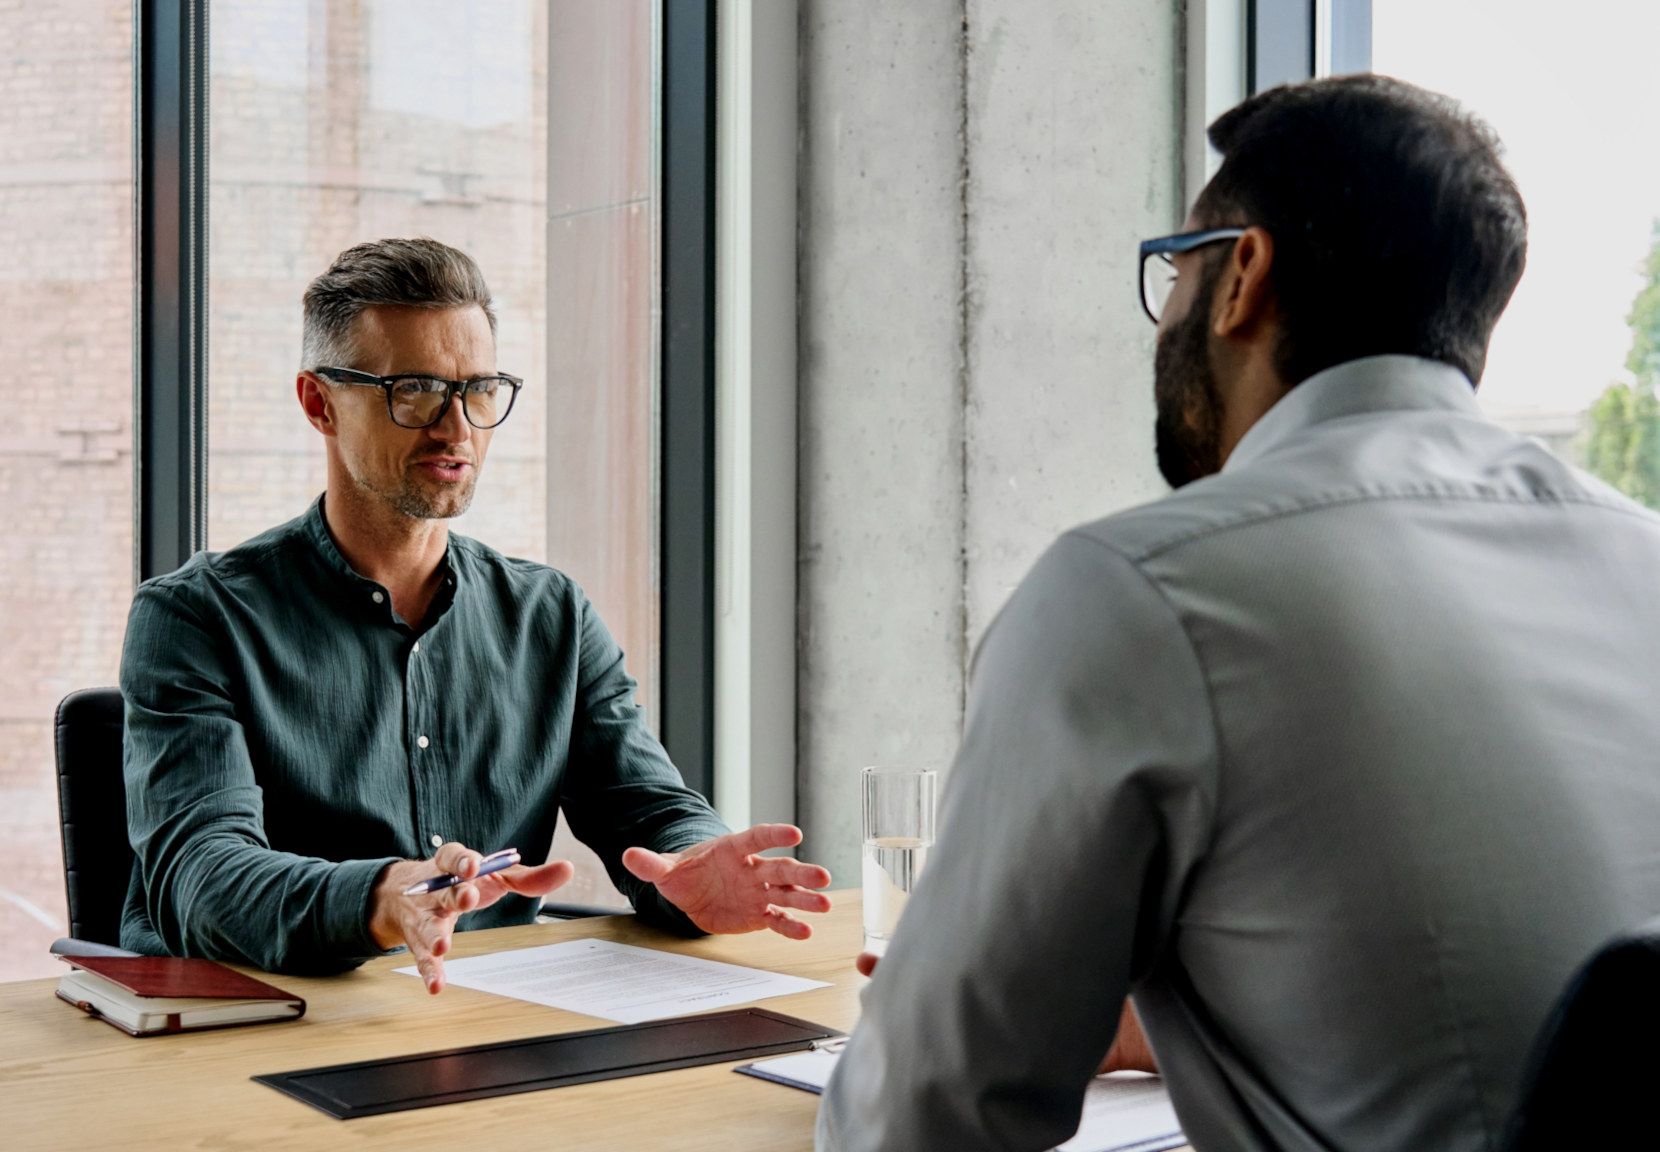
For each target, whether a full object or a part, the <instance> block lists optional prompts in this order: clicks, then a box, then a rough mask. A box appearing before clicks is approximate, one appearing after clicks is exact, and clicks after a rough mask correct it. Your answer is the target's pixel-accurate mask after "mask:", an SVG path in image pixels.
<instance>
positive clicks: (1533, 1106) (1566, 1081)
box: [1504, 919, 1660, 1152]
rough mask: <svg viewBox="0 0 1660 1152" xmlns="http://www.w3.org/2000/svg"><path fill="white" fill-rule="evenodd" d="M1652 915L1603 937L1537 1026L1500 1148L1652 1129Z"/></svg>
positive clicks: (1658, 969)
mask: <svg viewBox="0 0 1660 1152" xmlns="http://www.w3.org/2000/svg"><path fill="white" fill-rule="evenodd" d="M1657 1038H1660V919H1657V920H1651V921H1649V922H1648V923H1647V924H1644V925H1643V926H1642V927H1640V928H1637V929H1635V930H1633V931H1631V932H1629V933H1624V934H1622V935H1619V936H1616V937H1615V938H1614V939H1613V940H1611V941H1609V942H1608V943H1607V944H1605V945H1603V947H1602V948H1600V949H1599V950H1598V951H1597V952H1596V954H1595V955H1593V956H1592V957H1591V959H1590V960H1588V961H1586V963H1585V964H1584V966H1583V967H1581V968H1580V970H1579V971H1578V972H1577V973H1575V975H1574V978H1573V979H1572V980H1571V981H1569V982H1568V987H1567V990H1566V991H1565V992H1563V994H1562V997H1561V999H1559V1000H1558V1001H1557V1002H1556V1007H1555V1009H1553V1010H1552V1012H1551V1015H1550V1018H1549V1019H1548V1020H1546V1021H1545V1026H1544V1028H1543V1029H1541V1030H1540V1033H1539V1039H1538V1040H1537V1041H1536V1042H1535V1045H1534V1050H1533V1056H1532V1059H1531V1061H1530V1063H1529V1068H1528V1071H1527V1074H1526V1075H1525V1076H1524V1077H1523V1080H1522V1084H1523V1088H1522V1094H1521V1098H1520V1103H1519V1104H1518V1105H1517V1107H1516V1112H1515V1114H1514V1115H1513V1116H1512V1117H1511V1119H1510V1124H1509V1127H1508V1128H1507V1130H1506V1133H1505V1144H1504V1147H1505V1149H1506V1152H1542V1150H1544V1149H1562V1148H1604V1147H1606V1148H1613V1147H1618V1146H1620V1145H1621V1144H1622V1143H1628V1142H1629V1141H1630V1140H1631V1139H1632V1137H1634V1136H1638V1135H1640V1134H1643V1133H1648V1134H1649V1135H1651V1136H1652V1134H1653V1131H1654V1124H1655V1121H1654V1105H1653V1095H1654V1086H1655V1084H1656V1083H1660V1040H1657Z"/></svg>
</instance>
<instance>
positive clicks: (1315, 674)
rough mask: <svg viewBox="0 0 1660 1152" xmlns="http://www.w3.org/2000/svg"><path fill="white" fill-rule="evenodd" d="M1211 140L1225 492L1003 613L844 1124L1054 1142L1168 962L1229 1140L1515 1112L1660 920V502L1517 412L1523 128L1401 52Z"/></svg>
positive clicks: (1068, 1128)
mask: <svg viewBox="0 0 1660 1152" xmlns="http://www.w3.org/2000/svg"><path fill="white" fill-rule="evenodd" d="M1211 139H1212V141H1213V142H1214V143H1215V145H1216V146H1217V148H1218V149H1219V150H1220V152H1221V153H1222V155H1223V158H1224V160H1223V164H1222V166H1221V168H1220V170H1219V171H1218V173H1217V175H1216V177H1215V179H1214V180H1212V181H1211V183H1210V184H1209V185H1208V186H1207V188H1206V189H1205V191H1204V192H1203V193H1202V194H1201V196H1200V197H1199V200H1198V202H1197V204H1196V206H1195V208H1194V211H1193V215H1192V217H1191V219H1190V220H1189V225H1190V229H1191V231H1190V232H1188V233H1185V234H1183V235H1182V236H1178V237H1169V238H1165V239H1163V240H1160V241H1149V242H1148V243H1147V244H1145V245H1143V262H1144V268H1143V273H1144V293H1145V299H1146V302H1147V308H1148V312H1149V314H1151V315H1152V316H1153V318H1154V319H1155V320H1156V321H1157V322H1158V323H1159V327H1160V334H1159V345H1158V355H1157V362H1156V366H1155V377H1156V383H1155V394H1156V396H1157V400H1158V424H1157V446H1158V453H1159V462H1160V467H1161V470H1162V471H1163V472H1164V474H1165V476H1166V477H1167V478H1168V479H1169V480H1170V482H1171V483H1172V484H1173V485H1174V486H1176V487H1178V488H1179V489H1180V491H1178V492H1177V493H1175V494H1174V495H1172V496H1170V497H1169V498H1167V499H1165V500H1162V501H1159V502H1157V503H1155V504H1152V505H1149V506H1146V507H1142V508H1138V509H1134V510H1131V511H1129V512H1126V513H1122V514H1119V515H1116V516H1111V517H1108V518H1106V519H1104V520H1101V521H1098V522H1096V523H1093V524H1089V525H1085V526H1084V527H1081V528H1079V529H1076V530H1074V531H1072V532H1070V533H1068V534H1067V535H1065V536H1063V537H1062V538H1061V539H1060V540H1059V541H1058V542H1057V543H1056V544H1055V545H1054V546H1053V547H1052V548H1051V549H1050V550H1049V552H1048V553H1047V554H1046V555H1045V556H1044V557H1043V558H1042V559H1041V560H1040V561H1039V562H1038V564H1037V566H1036V568H1035V569H1034V570H1033V572H1032V573H1031V574H1030V575H1029V576H1028V578H1027V579H1026V581H1025V582H1024V583H1023V584H1022V586H1021V587H1020V589H1019V590H1018V591H1017V592H1016V593H1015V595H1014V597H1013V599H1012V600H1011V601H1010V603H1009V604H1008V606H1007V607H1006V608H1005V609H1004V611H1003V613H1002V614H1001V616H1000V617H999V619H998V620H997V622H996V623H995V625H994V626H993V628H992V629H991V631H990V633H989V634H988V635H987V637H986V639H985V642H984V643H983V644H982V646H981V648H980V651H979V653H978V656H977V659H976V667H975V676H974V683H973V689H972V695H971V699H970V705H969V718H968V723H967V726H966V731H965V733H964V737H963V744H962V748H961V750H960V752H959V755H958V758H957V761H956V765H955V768H954V771H953V775H952V779H951V781H950V784H949V787H948V789H947V797H946V802H945V810H944V813H943V818H942V824H941V837H940V841H939V843H938V844H937V845H936V847H935V849H934V851H933V853H932V855H931V858H930V860H929V868H928V871H927V873H926V874H925V875H924V876H923V878H922V881H921V883H920V886H919V887H918V889H917V891H916V892H915V894H914V896H913V898H912V900H911V903H910V906H909V907H908V908H907V910H906V912H905V916H904V918H903V920H902V921H901V923H900V926H899V930H898V933H897V935H896V938H895V940H894V943H893V946H892V948H891V949H890V950H889V952H888V954H887V956H886V957H885V958H884V959H883V960H882V962H881V966H880V968H879V969H878V970H877V972H876V974H875V978H874V980H873V981H872V983H871V985H870V987H869V988H868V989H867V991H866V994H865V1003H864V1014H863V1019H862V1021H861V1023H860V1025H859V1027H858V1029H857V1031H856V1032H855V1034H854V1037H853V1039H852V1042H851V1043H850V1045H849V1046H848V1048H847V1051H846V1053H845V1055H844V1057H843V1059H842V1061H841V1064H840V1067H839V1068H838V1070H837V1072H836V1074H835V1076H834V1078H833V1079H832V1081H831V1083H830V1086H829V1089H828V1092H827V1094H826V1096H825V1100H824V1106H823V1109H822V1111H821V1113H820V1118H819V1130H818V1145H819V1147H820V1148H821V1149H836V1150H848V1152H851V1150H859V1152H867V1150H876V1149H896V1150H897V1149H904V1150H906V1152H922V1150H927V1149H942V1150H944V1149H949V1150H951V1152H972V1150H975V1149H991V1148H997V1149H1032V1150H1036V1149H1046V1148H1050V1147H1052V1146H1053V1145H1054V1144H1056V1143H1059V1142H1060V1141H1062V1140H1065V1139H1066V1138H1067V1137H1068V1136H1069V1135H1070V1134H1071V1133H1072V1131H1073V1129H1074V1127H1075V1126H1076V1124H1077V1122H1078V1116H1079V1108H1080V1104H1081V1100H1082V1097H1083V1093H1084V1090H1085V1087H1086V1085H1087V1083H1088V1081H1089V1079H1090V1077H1091V1076H1092V1075H1093V1074H1094V1072H1095V1071H1096V1068H1097V1066H1098V1065H1099V1064H1100V1063H1101V1058H1102V1055H1103V1053H1105V1052H1107V1051H1108V1048H1109V1045H1112V1044H1113V1043H1114V1040H1115V1034H1116V1033H1118V1032H1119V1031H1120V1030H1119V1027H1118V1026H1119V1018H1120V1006H1121V1004H1122V1002H1123V1000H1124V997H1125V995H1126V993H1128V992H1133V993H1134V1003H1135V1006H1136V1008H1137V1009H1138V1011H1139V1013H1140V1015H1141V1018H1142V1020H1143V1021H1144V1022H1145V1025H1146V1033H1147V1037H1148V1038H1149V1039H1150V1040H1151V1044H1152V1048H1153V1051H1154V1054H1155V1055H1156V1058H1157V1063H1158V1065H1159V1066H1160V1067H1161V1069H1162V1071H1163V1073H1164V1075H1165V1076H1166V1078H1167V1081H1168V1085H1169V1089H1170V1092H1171V1095H1172V1098H1173V1100H1174V1102H1175V1104H1176V1107H1177V1111H1178V1113H1179V1115H1180V1117H1181V1120H1182V1124H1183V1126H1184V1129H1185V1131H1186V1132H1187V1135H1188V1137H1189V1139H1190V1140H1191V1141H1192V1143H1193V1145H1194V1147H1195V1148H1197V1149H1199V1150H1201V1152H1212V1150H1217V1149H1296V1150H1303V1149H1307V1150H1314V1149H1321V1150H1327V1149H1363V1148H1364V1149H1384V1148H1387V1149H1438V1150H1446V1149H1478V1148H1480V1149H1488V1148H1493V1147H1495V1146H1497V1143H1498V1140H1499V1138H1500V1134H1501V1132H1502V1130H1503V1128H1504V1125H1505V1123H1506V1120H1507V1119H1508V1117H1509V1115H1510V1113H1511V1112H1512V1110H1513V1108H1514V1106H1515V1103H1516V1099H1517V1094H1518V1090H1519V1087H1520V1079H1521V1075H1522V1071H1523V1067H1524V1064H1525V1061H1526V1058H1527V1055H1528V1052H1529V1049H1530V1046H1531V1045H1532V1043H1533V1041H1534V1038H1535V1034H1536V1033H1537V1031H1538V1029H1539V1027H1540V1025H1541V1024H1542V1022H1543V1021H1544V1019H1545V1016H1546V1014H1547V1012H1548V1010H1549V1009H1550V1007H1551V1005H1552V1002H1553V1001H1554V999H1555V998H1556V997H1557V995H1558V994H1559V992H1560V991H1561V989H1562V987H1563V985H1564V984H1565V982H1566V981H1567V979H1568V978H1569V976H1570V974H1571V973H1572V971H1573V969H1574V968H1575V967H1576V965H1578V964H1579V963H1580V962H1581V961H1582V960H1583V959H1584V958H1585V957H1586V956H1587V955H1588V954H1589V953H1590V952H1592V951H1593V950H1594V949H1595V948H1596V947H1597V945H1598V944H1599V943H1601V942H1602V941H1603V940H1604V939H1605V938H1607V937H1608V936H1610V935H1611V934H1613V933H1615V932H1617V931H1620V930H1622V929H1626V928H1628V927H1630V926H1632V925H1635V924H1637V923H1639V922H1641V921H1643V920H1646V919H1648V918H1649V917H1652V916H1653V915H1654V914H1655V913H1656V912H1660V767H1657V765H1656V763H1655V750H1656V749H1657V748H1660V708H1656V707H1655V705H1654V703H1653V694H1654V685H1655V684H1656V683H1660V604H1657V597H1656V581H1655V574H1656V573H1657V572H1660V519H1657V518H1656V517H1655V516H1654V515H1652V514H1651V513H1649V512H1647V511H1645V510H1643V509H1641V508H1639V507H1637V506H1636V505H1634V504H1632V503H1631V502H1630V501H1628V500H1626V499H1625V498H1623V497H1621V496H1620V495H1618V494H1617V493H1615V492H1613V491H1611V490H1610V489H1608V488H1606V487H1605V486H1603V485H1601V484H1599V483H1597V482H1596V481H1594V480H1592V479H1590V478H1588V477H1586V476H1584V475H1583V474H1581V473H1579V472H1576V471H1575V470H1573V469H1571V468H1569V467H1567V466H1566V465H1564V464H1562V463H1560V462H1559V461H1557V460H1556V459H1555V458H1553V457H1552V456H1551V455H1550V454H1549V453H1547V452H1546V451H1545V450H1544V449H1543V448H1542V447H1540V446H1539V445H1538V444H1536V443H1534V442H1533V441H1531V440H1528V439H1525V438H1523V437H1520V436H1516V435H1513V434H1511V433H1509V432H1507V431H1505V430H1503V429H1501V428H1499V427H1497V426H1495V425H1494V424H1492V423H1490V422H1489V421H1487V420H1486V419H1484V418H1483V417H1482V415H1481V412H1480V410H1479V409H1478V407H1477V405H1476V401H1475V396H1474V384H1475V382H1476V381H1479V379H1480V377H1481V372H1482V368H1483V364H1484V360H1485V356H1486V347H1487V341H1488V337H1489V334H1490V332H1491V330H1492V326H1493V324H1494V322H1495V321H1496V320H1497V319H1498V316H1499V314H1500V312H1501V311H1502V310H1503V308H1504V306H1505V304H1506V303H1507V301H1508V300H1509V297H1510V294H1511V292H1512V291H1513V289H1514V287H1515V285H1516V282H1517V280H1518V278H1519V277H1520V275H1521V271H1522V267H1523V263H1524V260H1525V247H1526V222H1525V214H1524V210H1523V206H1522V202H1521V198H1520V196H1519V194H1518V193H1517V191H1516V188H1515V186H1514V184H1513V183H1512V181H1511V179H1510V177H1509V176H1508V175H1507V174H1506V172H1505V170H1504V168H1503V167H1502V165H1501V163H1500V161H1499V158H1498V152H1497V142H1496V140H1494V139H1493V137H1492V135H1491V133H1490V132H1489V131H1488V130H1487V129H1486V128H1485V127H1484V126H1483V125H1481V124H1479V123H1478V122H1475V121H1473V120H1471V119H1469V118H1468V117H1466V116H1465V115H1464V114H1462V113H1461V112H1460V111H1459V110H1458V109H1457V108H1456V106H1454V105H1452V104H1451V103H1450V102H1448V101H1445V100H1442V99H1440V98H1438V97H1434V96H1431V95H1430V94H1428V93H1425V92H1422V91H1421V90H1418V89H1415V88H1412V87H1410V86H1408V85H1404V84H1401V83H1399V82H1395V81H1389V80H1386V79H1383V78H1378V77H1348V78H1343V79H1339V80H1331V81H1321V82H1317V83H1313V84H1307V85H1299V86H1294V87H1289V88H1281V89H1275V90H1273V91H1270V92H1267V93H1264V94H1262V95H1260V96H1257V97H1254V98H1253V99H1251V100H1249V101H1247V102H1246V103H1244V104H1242V105H1241V106H1239V107H1238V108H1236V109H1234V110H1233V111H1232V112H1230V113H1228V114H1227V115H1225V116H1223V117H1222V118H1221V119H1220V120H1218V121H1217V122H1216V124H1215V125H1213V126H1212V128H1211ZM1161 273H1162V275H1161ZM1129 1019H1130V1020H1131V1022H1132V1023H1131V1028H1127V1029H1125V1030H1126V1031H1129V1030H1131V1029H1133V1017H1130V1018H1129ZM1120 1039H1122V1037H1120Z"/></svg>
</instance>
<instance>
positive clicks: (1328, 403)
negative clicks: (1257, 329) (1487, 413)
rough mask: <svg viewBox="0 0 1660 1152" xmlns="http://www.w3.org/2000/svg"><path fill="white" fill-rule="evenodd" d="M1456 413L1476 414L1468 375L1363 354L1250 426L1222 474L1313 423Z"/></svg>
mask: <svg viewBox="0 0 1660 1152" xmlns="http://www.w3.org/2000/svg"><path fill="white" fill-rule="evenodd" d="M1425 411H1441V412H1457V413H1460V414H1463V415H1467V416H1480V415H1481V406H1480V405H1478V404H1477V403H1476V392H1475V387H1474V386H1473V385H1472V384H1471V383H1470V379H1469V377H1467V376H1465V375H1464V373H1462V372H1460V371H1459V370H1458V369H1457V368H1454V367H1453V366H1452V365H1451V364H1446V363H1443V362H1442V361H1440V360H1426V359H1424V358H1422V357H1418V356H1367V357H1365V358H1363V359H1360V360H1350V361H1348V362H1347V363H1344V364H1338V365H1336V366H1335V367H1332V368H1327V369H1326V370H1325V371H1323V372H1316V373H1315V374H1314V375H1312V376H1310V377H1309V378H1308V379H1307V380H1304V381H1303V382H1302V383H1301V384H1298V385H1297V386H1296V387H1294V388H1292V389H1291V391H1289V392H1287V393H1286V394H1285V395H1284V396H1282V397H1280V400H1279V402H1278V403H1277V404H1275V405H1274V406H1273V407H1272V408H1270V409H1269V410H1268V411H1267V412H1265V413H1264V414H1263V415H1262V418H1261V419H1259V420H1258V421H1257V422H1256V423H1255V424H1253V425H1251V427H1250V429H1249V430H1247V431H1246V433H1245V435H1244V436H1242V437H1241V438H1240V441H1239V443H1238V444H1237V445H1235V446H1234V450H1233V452H1232V453H1230V454H1229V456H1228V459H1227V462H1226V463H1225V464H1223V465H1222V471H1224V472H1228V471H1231V470H1233V469H1235V468H1243V467H1244V466H1246V465H1247V464H1250V463H1251V462H1253V461H1255V460H1257V459H1258V458H1260V457H1262V456H1264V455H1266V454H1268V453H1269V452H1271V451H1273V450H1274V449H1275V448H1277V447H1278V446H1279V445H1281V444H1283V443H1284V442H1285V441H1287V440H1290V439H1292V438H1293V437H1295V436H1296V435H1297V434H1298V433H1300V432H1302V431H1304V430H1305V429H1307V428H1312V427H1313V426H1315V425H1316V424H1323V423H1325V422H1326V421H1328V420H1341V419H1342V418H1343V417H1345V416H1364V415H1367V414H1369V413H1373V412H1425Z"/></svg>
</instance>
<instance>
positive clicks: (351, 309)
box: [300, 236, 496, 370]
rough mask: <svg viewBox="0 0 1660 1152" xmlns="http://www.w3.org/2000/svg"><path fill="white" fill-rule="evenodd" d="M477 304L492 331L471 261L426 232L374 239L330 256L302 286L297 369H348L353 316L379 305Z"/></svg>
mask: <svg viewBox="0 0 1660 1152" xmlns="http://www.w3.org/2000/svg"><path fill="white" fill-rule="evenodd" d="M475 304H476V305H477V306H478V307H480V308H482V309H484V315H485V318H486V319H487V320H489V321H490V335H491V336H492V337H494V336H495V334H496V313H495V311H494V310H493V309H492V308H491V307H490V289H489V286H488V285H486V284H485V283H484V273H483V272H481V271H479V268H478V265H477V264H475V263H474V262H473V258H472V257H471V256H469V255H467V254H466V253H465V252H462V251H460V250H459V249H456V248H451V247H450V246H449V245H448V244H440V243H439V242H438V241H436V240H431V239H428V238H427V237H424V236H422V237H417V238H416V239H413V240H372V241H369V242H368V243H366V244H357V245H354V246H352V247H350V248H348V249H346V250H345V251H344V252H342V253H340V255H338V256H336V257H335V258H334V263H333V264H331V265H329V270H328V271H327V272H325V273H323V274H322V275H321V276H319V277H317V279H315V280H313V281H312V282H311V284H310V286H309V287H307V288H306V290H305V303H304V314H305V324H304V334H303V337H302V341H301V347H300V367H301V368H302V369H305V370H310V369H312V368H325V367H331V368H352V367H355V366H356V364H355V361H356V359H357V347H356V341H355V339H354V337H355V334H356V327H357V318H358V317H359V316H361V315H362V314H363V312H364V310H365V309H367V308H373V307H376V306H377V305H385V306H389V307H396V308H465V307H468V306H469V305H475Z"/></svg>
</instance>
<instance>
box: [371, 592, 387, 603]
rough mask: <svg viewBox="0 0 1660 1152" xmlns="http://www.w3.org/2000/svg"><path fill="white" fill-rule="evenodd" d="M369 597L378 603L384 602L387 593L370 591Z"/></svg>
mask: <svg viewBox="0 0 1660 1152" xmlns="http://www.w3.org/2000/svg"><path fill="white" fill-rule="evenodd" d="M369 599H371V600H373V601H374V602H375V603H376V604H383V603H385V602H386V596H385V594H384V593H382V592H380V591H378V590H377V591H375V592H371V593H369Z"/></svg>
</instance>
